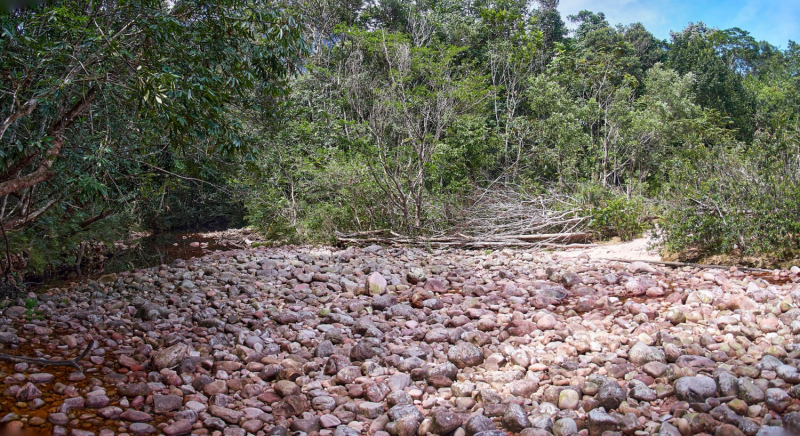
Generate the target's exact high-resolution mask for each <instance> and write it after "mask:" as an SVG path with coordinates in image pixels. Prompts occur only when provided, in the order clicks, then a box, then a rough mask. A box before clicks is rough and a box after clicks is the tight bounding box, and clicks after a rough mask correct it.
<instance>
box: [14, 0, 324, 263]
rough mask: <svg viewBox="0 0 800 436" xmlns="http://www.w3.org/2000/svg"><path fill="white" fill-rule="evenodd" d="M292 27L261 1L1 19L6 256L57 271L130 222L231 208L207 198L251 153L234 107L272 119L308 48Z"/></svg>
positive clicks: (299, 29)
mask: <svg viewBox="0 0 800 436" xmlns="http://www.w3.org/2000/svg"><path fill="white" fill-rule="evenodd" d="M302 18H303V17H302V15H300V14H298V13H297V12H296V11H294V10H292V9H290V8H287V7H286V6H285V5H284V4H281V3H277V2H275V3H273V2H272V1H270V0H263V1H262V0H256V1H251V0H223V1H213V2H211V1H207V0H181V1H162V0H133V1H122V2H117V1H102V0H101V1H97V0H78V1H55V2H38V3H37V5H34V6H30V7H26V8H21V9H15V10H11V11H8V12H4V13H0V52H2V53H3V56H0V71H1V72H2V74H0V107H2V108H3V111H7V112H3V114H2V116H0V119H2V120H3V123H2V124H0V197H2V198H3V202H2V204H3V207H2V208H0V223H2V225H3V226H4V227H5V228H6V230H8V231H9V233H12V235H11V237H10V239H11V240H12V241H11V242H12V243H11V245H12V247H11V249H12V250H15V251H14V252H15V253H18V252H22V253H24V255H25V257H26V258H27V259H28V260H29V261H31V262H33V264H34V265H36V264H41V263H50V262H40V261H39V259H42V258H48V257H49V258H51V259H50V261H52V262H61V261H64V260H65V258H64V256H66V257H67V258H72V259H75V258H76V257H75V256H74V254H75V253H76V247H78V246H79V245H80V244H81V243H82V242H84V241H88V240H106V238H107V237H112V235H111V234H112V233H113V234H114V236H113V237H115V238H119V237H120V235H125V234H126V233H128V232H129V231H130V230H131V229H132V228H134V227H135V226H136V225H137V224H138V225H148V226H149V227H151V228H155V227H175V226H185V225H196V224H201V223H202V221H204V220H202V219H200V218H198V217H199V216H204V218H206V220H205V221H207V220H208V219H212V218H214V215H227V214H230V213H229V212H227V211H226V212H219V211H217V212H215V211H214V210H215V209H219V208H223V207H224V208H226V209H231V208H233V209H234V214H235V207H236V205H237V202H236V201H233V202H230V201H229V200H228V199H227V198H225V197H224V196H223V195H221V194H220V193H219V192H217V193H211V192H209V190H211V188H212V186H215V185H216V183H215V182H218V181H220V180H221V181H222V182H221V183H220V184H225V183H226V179H227V177H228V176H229V175H230V174H232V173H233V171H232V169H233V168H235V164H236V163H237V162H238V161H239V160H241V159H245V158H246V156H247V154H248V152H249V151H250V150H251V146H250V144H249V142H248V141H247V139H246V129H245V128H244V126H243V125H242V123H241V122H240V119H239V117H238V114H239V113H240V111H242V110H251V109H252V108H255V107H257V108H258V109H259V110H260V113H261V114H262V115H269V114H270V113H271V110H272V108H274V104H275V101H276V99H278V98H281V97H282V96H285V95H286V94H287V93H288V88H287V82H288V80H289V79H290V78H291V77H292V76H293V74H294V73H296V72H298V71H299V68H300V64H301V61H302V58H303V56H305V55H306V54H307V53H308V50H309V45H308V44H307V42H306V40H305V39H304V33H303V31H304V28H303V23H302ZM256 102H259V104H258V105H256ZM209 182H211V184H209ZM226 192H228V191H226ZM194 200H198V201H194ZM238 204H240V203H238ZM240 207H241V206H240ZM170 210H172V213H173V215H172V216H171V217H167V216H166V215H168V214H169V212H168V211H170ZM154 211H155V212H154ZM178 213H180V214H181V215H183V216H178V215H177V214H178ZM189 214H191V216H189ZM239 215H241V213H239ZM155 216H157V217H158V219H154V218H153V217H155ZM159 220H161V221H163V222H157V221H159ZM112 240H113V239H112ZM78 257H79V256H78ZM56 259H58V260H57V261H56Z"/></svg>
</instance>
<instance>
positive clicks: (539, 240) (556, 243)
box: [335, 230, 594, 249]
mask: <svg viewBox="0 0 800 436" xmlns="http://www.w3.org/2000/svg"><path fill="white" fill-rule="evenodd" d="M335 236H336V241H337V242H338V243H340V244H352V245H369V244H384V245H409V246H435V247H452V248H472V249H476V248H496V247H528V248H540V247H548V248H585V247H591V246H594V244H573V243H574V242H585V241H588V240H590V239H591V234H589V233H582V232H580V233H543V234H539V235H535V234H530V235H528V234H526V235H502V236H485V237H478V236H467V235H463V234H460V233H457V234H453V235H444V236H436V237H410V236H404V235H400V234H398V233H395V232H392V231H389V230H370V231H366V232H357V233H350V234H342V233H338V232H337V233H336V235H335Z"/></svg>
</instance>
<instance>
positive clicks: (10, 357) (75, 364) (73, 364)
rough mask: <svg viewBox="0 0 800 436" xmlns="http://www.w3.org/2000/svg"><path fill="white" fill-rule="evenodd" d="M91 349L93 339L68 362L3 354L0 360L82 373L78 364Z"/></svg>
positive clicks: (0, 354)
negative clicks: (70, 368) (61, 368)
mask: <svg viewBox="0 0 800 436" xmlns="http://www.w3.org/2000/svg"><path fill="white" fill-rule="evenodd" d="M92 347H94V339H92V340H91V341H89V344H88V345H86V349H85V350H83V352H82V353H81V354H79V355H78V357H76V358H74V359H70V360H49V359H38V358H35V357H25V356H15V355H13V354H5V353H0V360H4V361H6V362H14V363H22V362H24V363H35V364H37V365H43V366H71V367H73V368H75V369H77V370H78V371H80V372H83V368H81V366H80V365H79V364H78V362H80V361H81V360H82V359H83V358H84V357H86V355H87V354H89V351H91V350H92Z"/></svg>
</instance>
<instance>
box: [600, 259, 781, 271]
mask: <svg viewBox="0 0 800 436" xmlns="http://www.w3.org/2000/svg"><path fill="white" fill-rule="evenodd" d="M602 260H609V261H612V262H626V263H632V262H644V263H649V264H653V265H663V266H669V267H673V268H682V267H685V266H688V267H690V268H701V269H731V268H736V269H738V270H741V271H751V272H764V273H771V272H774V271H775V270H774V269H764V268H751V267H747V266H735V265H706V264H702V263H691V262H668V261H665V260H641V259H613V258H612V259H605V258H604V259H602Z"/></svg>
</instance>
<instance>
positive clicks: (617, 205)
mask: <svg viewBox="0 0 800 436" xmlns="http://www.w3.org/2000/svg"><path fill="white" fill-rule="evenodd" d="M589 213H590V214H591V216H592V219H591V221H590V222H589V228H590V230H592V231H593V232H595V233H596V234H597V235H598V236H599V237H601V238H603V239H609V238H612V237H614V236H618V237H619V238H620V239H622V240H623V241H630V240H631V239H634V238H639V237H641V236H642V233H643V232H644V231H645V230H647V229H648V227H649V226H648V224H647V223H646V222H644V221H643V218H645V207H644V203H643V202H642V201H641V200H640V199H628V198H626V197H622V196H620V197H615V198H612V199H610V200H607V201H604V202H602V203H601V204H600V205H598V206H596V207H593V208H591V209H590V210H589Z"/></svg>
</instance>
